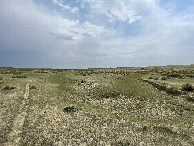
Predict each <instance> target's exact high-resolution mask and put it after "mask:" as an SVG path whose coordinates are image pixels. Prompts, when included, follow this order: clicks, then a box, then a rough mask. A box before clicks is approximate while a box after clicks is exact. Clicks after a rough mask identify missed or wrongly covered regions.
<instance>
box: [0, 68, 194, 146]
mask: <svg viewBox="0 0 194 146" xmlns="http://www.w3.org/2000/svg"><path fill="white" fill-rule="evenodd" d="M193 75H194V66H181V67H180V66H175V67H174V66H173V67H171V66H166V67H143V68H142V67H140V68H116V69H113V68H109V69H88V70H86V69H83V70H62V69H60V70H57V69H55V70H54V69H53V70H52V69H28V70H27V69H26V70H25V69H13V68H12V69H1V70H0V80H1V82H0V89H1V90H0V115H1V116H0V121H1V122H0V145H21V146H24V145H59V146H62V145H113V146H114V145H115V146H117V145H118V146H128V145H194V141H193V139H194V104H193V103H194V88H193V85H194V79H193ZM13 77H14V78H13ZM185 83H186V84H185Z"/></svg>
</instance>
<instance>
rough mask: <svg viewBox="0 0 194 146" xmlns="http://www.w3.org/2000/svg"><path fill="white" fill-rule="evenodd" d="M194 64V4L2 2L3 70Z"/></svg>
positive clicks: (177, 0) (162, 0) (174, 0)
mask: <svg viewBox="0 0 194 146" xmlns="http://www.w3.org/2000/svg"><path fill="white" fill-rule="evenodd" d="M193 63H194V0H185V1H184V0H0V66H11V67H50V68H89V67H118V66H150V65H169V64H193Z"/></svg>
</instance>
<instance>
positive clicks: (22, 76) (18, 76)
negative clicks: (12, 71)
mask: <svg viewBox="0 0 194 146" xmlns="http://www.w3.org/2000/svg"><path fill="white" fill-rule="evenodd" d="M12 78H27V77H26V76H25V75H17V76H12Z"/></svg>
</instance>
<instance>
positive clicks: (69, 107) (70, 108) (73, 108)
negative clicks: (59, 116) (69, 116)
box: [63, 105, 81, 113]
mask: <svg viewBox="0 0 194 146" xmlns="http://www.w3.org/2000/svg"><path fill="white" fill-rule="evenodd" d="M79 110H81V108H78V107H75V106H73V105H71V106H67V107H65V108H64V109H63V111H64V112H68V113H69V112H77V111H79Z"/></svg>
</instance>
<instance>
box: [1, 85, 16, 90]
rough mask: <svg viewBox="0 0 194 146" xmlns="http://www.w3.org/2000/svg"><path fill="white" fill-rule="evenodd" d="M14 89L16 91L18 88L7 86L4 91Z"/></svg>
mask: <svg viewBox="0 0 194 146" xmlns="http://www.w3.org/2000/svg"><path fill="white" fill-rule="evenodd" d="M13 89H16V87H10V86H6V87H4V88H3V90H13Z"/></svg>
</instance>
